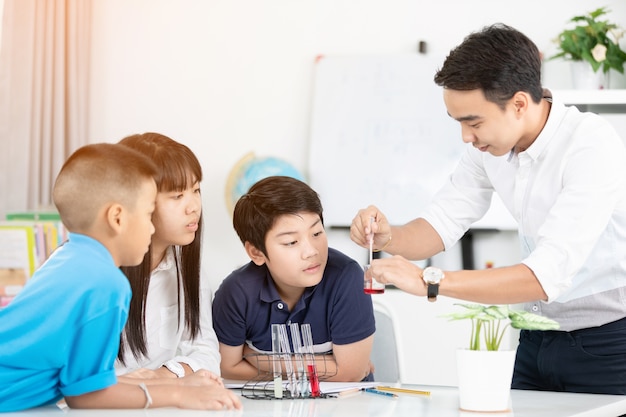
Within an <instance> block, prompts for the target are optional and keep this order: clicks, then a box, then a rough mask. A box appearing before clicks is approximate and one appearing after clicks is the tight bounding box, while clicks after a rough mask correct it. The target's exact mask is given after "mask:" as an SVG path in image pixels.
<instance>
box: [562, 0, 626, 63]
mask: <svg viewBox="0 0 626 417" xmlns="http://www.w3.org/2000/svg"><path fill="white" fill-rule="evenodd" d="M608 13H609V10H608V9H607V8H606V7H600V8H598V9H596V10H594V11H593V12H590V13H588V14H586V15H583V16H574V17H573V18H571V19H570V20H569V22H571V23H574V24H576V26H575V27H574V28H573V29H565V30H563V31H562V32H561V33H560V34H559V36H558V38H557V39H555V42H556V43H557V44H558V53H557V54H555V55H553V56H551V57H550V59H555V58H564V59H567V60H571V61H587V62H588V63H589V64H591V67H592V68H593V71H594V72H597V71H598V69H599V68H602V71H603V72H605V73H606V72H608V71H609V69H611V68H613V69H614V70H616V71H618V72H620V73H622V74H623V73H624V62H625V61H626V52H624V51H623V50H622V49H621V48H620V46H619V41H620V39H621V38H622V36H623V35H624V31H623V30H622V29H620V28H619V27H618V26H617V25H616V24H615V23H611V22H609V21H608V20H600V19H599V18H600V17H601V16H604V15H606V14H608Z"/></svg>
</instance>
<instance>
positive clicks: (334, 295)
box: [213, 248, 376, 353]
mask: <svg viewBox="0 0 626 417" xmlns="http://www.w3.org/2000/svg"><path fill="white" fill-rule="evenodd" d="M290 323H299V324H300V325H302V324H304V323H309V324H310V325H311V333H312V335H313V345H314V351H315V353H326V352H330V351H332V346H333V344H337V345H345V344H349V343H355V342H358V341H360V340H363V339H365V338H367V337H368V336H371V335H372V334H374V331H375V330H376V328H375V324H374V311H373V307H372V299H371V296H370V295H367V294H365V293H364V292H363V269H362V268H361V266H360V265H359V264H358V263H357V262H356V261H355V260H354V259H352V258H349V257H348V256H346V255H344V254H343V253H341V252H339V251H337V250H335V249H332V248H329V249H328V263H327V264H326V268H325V269H324V275H323V277H322V280H321V281H320V283H319V284H317V285H316V286H314V287H308V288H306V289H305V291H304V294H303V295H302V297H301V298H300V300H299V301H298V302H297V304H296V305H295V307H294V308H293V311H289V310H288V309H287V304H286V303H285V302H283V301H282V300H281V298H280V296H279V294H278V290H277V289H276V286H275V285H274V280H273V279H272V277H271V276H270V273H269V271H268V269H267V267H266V266H265V265H261V266H257V265H256V264H254V263H253V262H250V263H248V264H247V265H245V266H243V267H241V268H239V269H237V270H235V271H233V272H232V273H231V274H230V275H229V276H228V277H226V279H224V281H223V282H222V284H221V285H220V287H219V289H218V290H217V291H216V293H215V299H214V300H213V327H214V329H215V333H216V334H217V338H218V340H219V341H220V342H221V343H224V344H226V345H229V346H240V345H243V344H244V343H247V344H248V345H249V346H250V347H252V348H253V349H255V350H257V351H259V352H260V353H271V352H272V336H271V325H272V324H290Z"/></svg>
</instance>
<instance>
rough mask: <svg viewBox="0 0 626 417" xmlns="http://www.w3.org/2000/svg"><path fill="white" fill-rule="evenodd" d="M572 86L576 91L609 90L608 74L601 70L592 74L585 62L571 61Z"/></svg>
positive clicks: (589, 66) (589, 65) (591, 69)
mask: <svg viewBox="0 0 626 417" xmlns="http://www.w3.org/2000/svg"><path fill="white" fill-rule="evenodd" d="M571 68H572V84H573V86H574V88H575V89H576V90H605V89H607V88H609V72H607V73H605V72H603V71H602V68H599V69H598V71H596V72H594V71H593V68H591V64H589V63H588V62H587V61H572V63H571Z"/></svg>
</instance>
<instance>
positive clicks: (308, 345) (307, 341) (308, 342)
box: [302, 323, 321, 397]
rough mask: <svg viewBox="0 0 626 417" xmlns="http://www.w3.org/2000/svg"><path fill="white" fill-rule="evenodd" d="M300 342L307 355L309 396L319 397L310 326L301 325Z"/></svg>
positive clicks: (318, 383) (306, 324)
mask: <svg viewBox="0 0 626 417" xmlns="http://www.w3.org/2000/svg"><path fill="white" fill-rule="evenodd" d="M302 342H303V343H304V349H305V352H306V354H307V365H306V366H307V371H308V374H309V382H310V383H311V396H312V397H319V396H320V394H321V392H320V382H319V379H318V376H317V366H316V365H315V355H314V353H313V336H312V335H311V325H310V324H308V323H305V324H303V325H302Z"/></svg>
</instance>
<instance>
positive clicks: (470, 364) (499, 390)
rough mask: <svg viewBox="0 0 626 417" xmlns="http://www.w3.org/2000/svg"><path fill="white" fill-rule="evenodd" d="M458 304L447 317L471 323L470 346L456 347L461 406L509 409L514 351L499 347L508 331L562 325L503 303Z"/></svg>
mask: <svg viewBox="0 0 626 417" xmlns="http://www.w3.org/2000/svg"><path fill="white" fill-rule="evenodd" d="M457 305H459V306H461V307H463V308H464V310H463V311H461V312H457V313H450V314H446V315H444V317H447V318H448V319H449V320H470V321H471V323H472V327H471V332H470V342H469V347H468V348H467V349H459V350H457V370H458V377H459V400H460V407H461V409H463V410H468V411H489V412H491V411H506V410H507V409H508V407H509V397H510V393H511V378H512V376H513V366H514V363H515V350H500V345H501V343H502V339H503V337H504V335H505V333H506V330H507V329H508V328H509V327H513V328H516V329H524V330H556V329H558V328H559V324H558V323H557V322H555V321H554V320H551V319H548V318H546V317H543V316H539V315H537V314H533V313H529V312H527V311H520V310H514V309H511V308H509V307H508V306H503V305H490V306H488V305H482V304H457ZM483 342H484V348H483Z"/></svg>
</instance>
